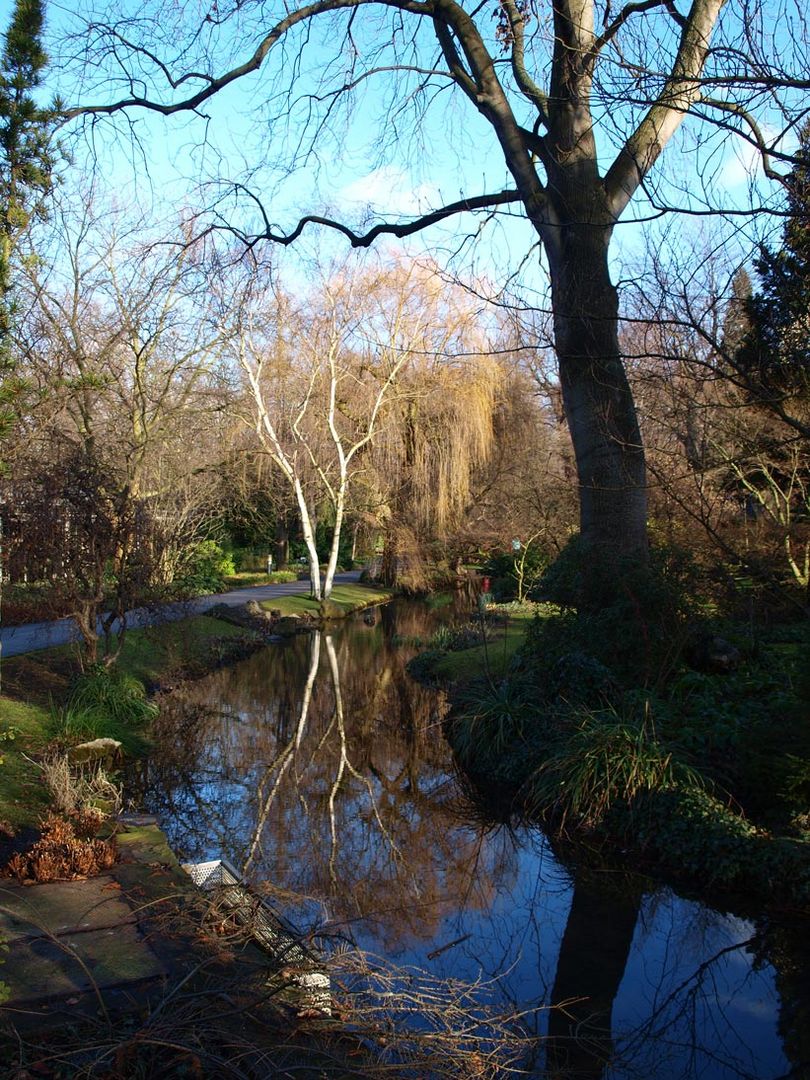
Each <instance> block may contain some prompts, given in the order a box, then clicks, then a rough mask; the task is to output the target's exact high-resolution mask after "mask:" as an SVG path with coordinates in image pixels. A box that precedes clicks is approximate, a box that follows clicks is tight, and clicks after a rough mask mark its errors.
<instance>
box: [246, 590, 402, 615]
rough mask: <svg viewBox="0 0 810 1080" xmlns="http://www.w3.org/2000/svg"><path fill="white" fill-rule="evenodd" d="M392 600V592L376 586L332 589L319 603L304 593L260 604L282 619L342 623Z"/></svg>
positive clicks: (279, 597)
mask: <svg viewBox="0 0 810 1080" xmlns="http://www.w3.org/2000/svg"><path fill="white" fill-rule="evenodd" d="M393 598H394V592H393V590H391V589H383V588H379V587H377V586H375V585H335V587H334V588H333V589H332V595H331V596H330V597H329V599H328V600H324V601H319V600H315V599H313V598H312V597H311V596H309V595H308V594H305V593H301V594H299V595H296V596H278V597H275V598H274V599H272V600H262V602H261V604H260V606H261V607H262V609H263V610H264V611H278V612H279V613H280V614H281V615H282V616H298V617H307V618H310V619H314V620H320V619H323V618H329V619H341V618H344V617H345V616H346V615H350V614H351V613H352V612H353V611H360V610H362V609H363V608H367V607H373V606H374V605H375V604H385V603H387V601H389V600H392V599H393Z"/></svg>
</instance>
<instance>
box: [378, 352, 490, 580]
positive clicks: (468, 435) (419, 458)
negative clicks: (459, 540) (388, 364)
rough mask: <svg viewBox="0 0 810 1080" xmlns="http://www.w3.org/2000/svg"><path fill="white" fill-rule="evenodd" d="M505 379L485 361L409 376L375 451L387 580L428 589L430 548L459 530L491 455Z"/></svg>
mask: <svg viewBox="0 0 810 1080" xmlns="http://www.w3.org/2000/svg"><path fill="white" fill-rule="evenodd" d="M506 379H507V376H506V373H505V371H504V369H503V368H502V366H501V365H500V364H498V363H497V362H496V361H495V360H494V359H492V358H488V357H477V358H475V359H474V360H471V361H465V362H458V361H448V360H434V361H433V362H432V363H431V364H429V365H425V366H420V367H418V368H417V367H414V368H413V369H412V370H411V371H410V373H409V381H408V386H407V387H406V388H404V391H403V393H402V394H401V395H400V397H399V399H398V402H397V415H396V417H392V422H390V423H389V424H388V426H387V432H386V438H385V440H381V443H380V445H379V447H378V476H380V478H381V480H382V482H383V485H384V489H385V493H384V495H382V497H381V502H382V504H383V513H382V515H381V517H382V519H383V524H384V528H385V557H384V567H383V573H384V576H385V577H386V579H387V580H389V581H393V580H398V581H399V582H400V583H403V581H405V582H406V583H408V584H410V585H411V586H412V587H413V588H416V589H418V588H421V587H423V585H424V584H426V581H425V580H424V576H425V574H426V567H425V559H424V553H425V549H426V546H427V545H430V544H435V543H436V542H440V543H441V542H446V541H447V540H448V538H450V537H451V536H452V535H453V533H454V532H455V531H457V530H458V528H459V527H460V524H461V522H462V521H463V519H464V517H465V515H466V514H467V513H468V511H469V509H470V505H471V502H472V501H473V498H474V495H473V484H474V478H475V476H476V473H477V472H478V471H479V470H480V469H481V468H482V467H483V466H484V465H485V464H486V462H487V460H488V458H489V456H490V454H491V452H492V449H493V444H494V441H495V434H496V432H495V421H496V417H497V413H498V408H499V404H500V402H501V399H502V396H503V393H504V387H505V384H506Z"/></svg>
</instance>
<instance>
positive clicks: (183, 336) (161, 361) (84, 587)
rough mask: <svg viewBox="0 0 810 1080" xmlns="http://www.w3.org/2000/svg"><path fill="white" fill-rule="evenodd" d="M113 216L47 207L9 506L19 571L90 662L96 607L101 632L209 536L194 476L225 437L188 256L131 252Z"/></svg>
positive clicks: (26, 339) (214, 343)
mask: <svg viewBox="0 0 810 1080" xmlns="http://www.w3.org/2000/svg"><path fill="white" fill-rule="evenodd" d="M108 223H109V215H107V222H105V226H104V227H102V225H101V224H100V221H99V216H98V215H97V214H96V212H95V211H94V210H93V209H92V206H91V203H90V201H89V200H88V203H87V205H86V207H85V209H84V210H83V211H82V212H81V213H79V214H78V215H74V214H73V213H71V212H68V211H63V212H60V213H57V214H55V215H54V229H53V234H52V235H51V237H50V239H49V250H50V251H51V253H52V254H53V255H54V267H56V268H54V267H52V268H51V269H50V270H49V269H47V268H45V267H44V264H43V263H42V262H41V261H38V260H30V261H29V262H28V263H27V271H26V278H25V280H24V288H23V289H21V295H22V296H23V297H24V298H25V300H26V307H27V312H26V316H25V319H24V320H23V321H22V325H21V331H20V338H19V341H18V348H19V351H20V357H21V358H20V364H19V370H20V372H21V374H22V375H24V376H25V380H26V386H27V390H28V394H29V402H28V408H27V410H26V415H25V416H24V417H23V418H21V422H20V424H19V425H17V428H16V429H15V433H14V443H13V445H12V446H11V450H12V453H11V455H10V463H9V473H8V476H7V478H6V481H7V493H6V497H5V499H4V501H5V508H4V509H5V513H6V515H8V516H11V517H12V518H13V519H14V521H15V522H16V524H17V525H18V526H19V527H18V528H17V529H16V531H15V532H14V534H13V536H12V537H11V538H10V539H11V541H12V551H11V555H12V556H13V560H14V562H15V564H16V566H17V572H18V573H19V572H20V571H22V572H26V571H27V572H28V573H29V575H30V573H31V572H33V573H35V574H37V573H42V574H43V575H44V576H45V577H47V578H50V580H51V582H52V585H53V591H54V593H55V595H56V596H57V598H59V600H60V607H61V608H63V609H64V606H65V604H68V605H69V608H70V613H71V614H73V615H74V616H75V617H76V619H77V620H78V622H79V625H80V629H81V633H82V636H83V639H84V641H85V643H86V649H87V655H88V656H89V657H90V658H91V659H94V658H95V652H96V648H97V636H98V635H97V623H98V619H99V617H100V616H101V614H102V612H104V611H105V608H106V610H107V614H106V615H105V616H104V619H103V630H104V633H105V635H106V636H107V637H108V639H109V638H110V633H111V629H112V627H113V626H116V627H117V628H118V629H120V630H121V632H123V630H124V629H125V621H124V615H125V612H126V610H127V608H128V607H129V606H131V605H133V604H134V603H136V602H138V601H143V599H144V598H146V597H147V596H148V595H149V593H150V592H152V593H153V592H154V590H155V589H158V588H161V587H162V586H166V585H168V584H170V583H171V582H172V579H173V578H174V576H175V575H176V574H177V572H178V569H179V567H180V565H181V563H182V558H183V552H184V551H185V550H187V549H188V546H189V544H190V542H191V541H193V540H195V539H199V538H200V537H201V535H204V530H205V527H206V525H207V523H208V522H209V521H210V518H211V502H212V499H211V493H210V490H209V489H210V487H211V485H210V484H207V483H206V481H205V472H206V470H207V469H208V468H210V466H211V465H212V464H213V463H214V461H215V460H216V456H217V454H218V453H219V449H218V447H217V445H216V437H215V436H216V435H220V436H222V435H224V434H227V428H223V423H222V421H221V419H220V418H221V417H222V415H223V401H224V400H227V396H226V397H225V398H223V392H224V390H225V389H226V387H225V386H224V384H223V377H222V373H221V372H220V370H219V366H220V353H219V344H220V341H221V333H222V332H221V330H220V329H219V328H218V327H216V326H215V325H214V324H213V322H212V320H211V319H210V312H209V311H208V310H207V308H206V303H207V297H206V293H205V291H204V289H203V284H204V279H203V276H202V275H201V273H200V269H199V267H198V266H196V265H195V257H194V251H193V250H192V249H191V248H189V247H185V248H183V249H182V250H181V253H180V255H179V256H178V254H177V252H176V251H174V250H172V249H170V248H165V247H161V248H149V247H146V246H144V245H143V244H142V243H138V244H135V242H134V240H133V237H132V234H131V233H128V232H127V231H126V229H124V228H120V227H119V228H116V227H115V226H114V227H113V228H112V229H111V230H110V229H108V228H107V225H108ZM115 225H118V226H120V225H121V222H120V221H117V222H115ZM192 448H193V449H192ZM37 522H38V523H39V524H37ZM62 613H64V611H63V610H60V614H62ZM108 645H109V641H108ZM112 658H114V656H113V652H112V651H111V650H110V648H108V649H107V659H108V660H111V659H112Z"/></svg>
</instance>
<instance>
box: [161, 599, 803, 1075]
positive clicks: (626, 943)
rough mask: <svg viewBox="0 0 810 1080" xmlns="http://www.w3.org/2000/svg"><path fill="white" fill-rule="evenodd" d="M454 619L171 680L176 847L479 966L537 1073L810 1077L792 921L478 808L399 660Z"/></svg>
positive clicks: (305, 902)
mask: <svg viewBox="0 0 810 1080" xmlns="http://www.w3.org/2000/svg"><path fill="white" fill-rule="evenodd" d="M459 602H460V603H461V604H462V605H464V604H465V602H464V601H463V600H461V601H459ZM453 618H458V613H457V612H456V611H454V610H453V607H452V605H448V606H446V607H436V606H434V607H432V608H431V607H428V606H427V605H424V604H417V603H415V602H404V601H397V602H396V603H393V604H389V605H387V606H385V607H384V608H380V609H376V610H375V611H374V612H373V613H368V612H367V613H365V614H358V615H357V616H354V617H352V618H351V619H349V620H346V621H345V623H342V624H338V625H336V627H335V628H334V629H333V630H330V631H327V632H323V633H318V634H311V635H303V636H298V637H295V638H292V639H289V640H288V641H287V642H285V643H284V644H280V645H273V646H270V647H268V648H267V649H264V650H262V651H261V652H259V653H256V654H254V655H253V656H252V657H251V658H249V659H248V660H245V661H243V662H242V663H239V664H237V665H235V666H234V667H232V668H228V669H224V670H222V671H219V672H217V673H215V674H213V675H211V676H210V677H208V678H206V679H204V680H201V681H200V682H198V683H195V684H193V686H191V687H190V688H188V689H186V690H184V691H183V693H182V695H176V696H175V698H174V699H173V700H172V702H171V703H170V704H169V705H168V706H167V707H165V708H164V710H163V715H162V719H161V723H160V732H159V736H158V737H159V748H158V750H157V752H156V753H155V754H154V755H153V757H152V759H151V761H150V762H149V763H148V765H147V767H146V770H145V774H144V775H143V776H142V777H141V778H140V787H141V792H142V796H141V797H142V798H143V800H144V801H145V802H146V803H147V805H148V806H149V808H150V809H151V810H153V811H154V812H156V813H158V814H159V816H160V820H161V824H162V825H163V826H164V828H165V829H166V831H167V833H168V835H169V838H170V841H171V843H172V844H173V846H174V848H175V850H176V851H177V852H178V854H179V855H180V857H181V858H182V859H184V860H191V861H200V860H205V859H212V858H218V857H222V856H224V857H226V858H227V859H228V860H229V861H231V862H232V863H234V865H236V866H237V867H238V868H239V869H240V870H242V871H243V872H244V873H245V875H246V876H247V877H248V878H249V879H250V880H251V881H253V882H254V883H257V884H259V885H262V884H266V883H271V884H272V886H273V889H274V891H276V894H277V896H278V897H280V899H281V901H282V902H284V901H285V900H286V903H287V906H288V909H289V910H290V911H291V912H292V913H293V914H294V916H295V917H296V918H297V919H298V921H299V922H302V923H310V924H318V925H320V926H323V925H324V924H326V925H327V927H328V930H329V933H330V934H331V935H332V936H333V937H334V938H337V939H342V938H345V939H348V940H350V941H353V942H356V943H357V944H358V945H360V946H362V947H363V948H364V949H367V950H369V951H371V952H373V953H375V954H382V955H384V956H385V957H387V958H388V959H389V960H393V961H396V962H398V963H402V964H407V965H417V966H419V967H420V968H425V969H427V970H429V971H431V972H432V973H434V974H435V975H437V976H445V977H450V978H455V979H465V980H469V981H470V982H476V981H477V982H478V983H480V987H481V989H480V993H481V994H482V996H485V997H487V998H488V999H489V1000H490V1001H493V1000H494V1001H497V1002H498V1003H500V1004H501V1005H503V1007H504V1008H507V1007H509V1006H513V1007H514V1009H515V1010H516V1011H518V1012H520V1013H521V1014H522V1016H523V1020H522V1021H521V1023H522V1026H523V1028H524V1029H525V1030H527V1031H530V1032H535V1033H537V1034H539V1035H544V1036H548V1035H550V1036H552V1039H551V1043H550V1044H549V1042H548V1041H547V1040H543V1041H542V1043H541V1044H539V1046H538V1048H537V1050H536V1052H535V1053H534V1054H533V1056H532V1057H531V1059H530V1060H527V1062H526V1067H527V1069H528V1070H530V1071H533V1072H534V1073H536V1074H537V1075H548V1076H552V1075H554V1076H556V1075H561V1074H562V1072H563V1071H565V1070H567V1071H568V1072H567V1074H568V1075H576V1076H582V1077H594V1078H596V1077H600V1078H604V1080H630V1078H635V1077H651V1078H655V1080H658V1078H661V1080H668V1078H673V1080H677V1078H681V1077H683V1078H700V1080H740V1078H746V1080H776V1078H778V1077H787V1076H794V1077H802V1076H807V1075H810V1067H809V1066H807V1062H808V1061H810V1051H808V1041H810V1031H808V1028H809V1027H810V1013H809V1012H808V1008H807V1002H808V998H809V997H810V995H808V990H807V985H806V969H805V968H804V966H803V961H802V953H803V949H802V948H801V945H800V941H799V936H798V935H797V933H796V932H795V931H792V930H791V929H789V928H787V927H784V926H773V925H766V924H765V922H764V921H763V920H752V919H751V918H741V917H739V916H738V915H734V914H730V913H723V912H721V911H717V910H715V909H713V908H712V907H710V906H709V905H707V904H705V903H700V902H698V901H695V900H689V899H685V898H683V897H680V896H678V895H676V894H675V893H674V892H672V891H671V890H670V889H668V888H665V887H655V886H654V885H653V884H652V883H651V882H649V881H646V880H644V879H640V878H638V877H635V876H628V875H627V874H626V873H624V872H622V871H621V870H619V869H616V870H615V871H611V870H601V871H599V872H593V871H589V870H588V869H587V868H585V867H576V866H570V865H569V866H564V865H563V864H562V863H561V862H560V861H559V859H558V858H557V857H556V856H555V853H554V851H553V850H552V846H551V845H550V843H549V841H548V840H547V839H546V838H545V837H544V835H543V834H542V833H541V832H540V831H537V830H527V829H524V830H520V831H517V832H515V831H507V830H506V829H504V828H497V827H494V826H489V825H488V823H487V822H481V821H480V820H477V819H476V814H474V813H473V811H472V810H471V807H470V805H469V802H468V801H467V800H466V799H465V796H464V794H463V792H462V791H461V790H460V787H459V785H458V783H457V782H456V779H455V776H454V770H453V766H452V760H451V755H450V751H449V748H448V746H447V744H446V742H445V740H444V737H443V734H442V718H443V716H444V712H445V708H446V706H445V702H444V700H443V698H442V695H441V694H439V693H437V692H434V691H432V690H429V689H427V688H425V687H422V686H419V685H418V684H416V683H414V682H413V680H411V679H410V678H409V677H408V675H407V673H406V672H405V662H406V661H407V659H408V658H409V657H410V656H411V655H413V652H414V651H415V646H414V643H413V642H414V639H416V638H417V637H418V638H422V639H425V638H427V637H429V635H430V633H431V632H432V630H434V629H435V628H436V627H437V626H438V625H439V624H440V623H441V622H442V621H446V620H449V619H453ZM302 898H306V899H302ZM562 1002H569V1004H568V1006H567V1007H566V1008H565V1010H549V1009H548V1008H547V1006H549V1005H551V1004H559V1003H562ZM574 1035H576V1037H574ZM549 1045H551V1046H552V1047H553V1049H552V1050H551V1051H550V1052H549V1053H548V1055H547V1052H546V1051H547V1047H548V1046H549ZM802 1062H804V1066H803V1065H802ZM805 1070H807V1071H805Z"/></svg>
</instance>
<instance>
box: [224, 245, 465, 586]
mask: <svg viewBox="0 0 810 1080" xmlns="http://www.w3.org/2000/svg"><path fill="white" fill-rule="evenodd" d="M425 296H426V282H425V279H424V276H423V274H422V273H421V272H420V271H419V270H418V268H417V267H412V268H411V269H410V270H403V269H402V268H400V267H398V266H396V265H395V266H393V267H387V268H383V269H382V270H381V271H379V272H377V271H372V272H365V273H356V272H351V271H349V270H343V271H342V272H340V273H338V274H333V275H330V276H329V277H324V278H323V279H322V281H321V283H320V284H319V285H318V287H317V288H316V289H314V290H313V292H312V293H311V294H310V295H309V296H307V297H306V298H305V301H304V304H302V305H293V304H291V302H290V299H289V297H287V296H284V295H283V294H282V293H281V291H280V290H279V289H275V290H274V291H273V292H272V293H268V294H262V295H259V296H258V297H257V298H256V299H255V300H254V302H253V307H252V309H247V308H246V309H244V310H243V311H242V312H240V313H239V314H238V316H237V321H238V324H239V325H238V336H237V341H238V351H239V362H240V364H241V367H242V370H243V371H244V373H245V377H246V380H247V384H248V388H249V392H250V396H251V398H252V401H253V405H254V414H253V427H254V429H255V432H256V436H257V438H258V441H259V443H260V445H261V446H262V448H263V449H264V451H265V452H266V453H267V454H268V455H269V457H270V458H271V459H272V461H273V462H274V463H275V465H276V466H277V467H278V468H279V469H280V471H281V473H282V474H283V475H284V477H285V478H286V480H287V481H288V483H289V485H290V488H291V489H292V491H293V492H294V494H295V499H296V504H297V507H298V513H299V516H300V520H301V527H302V532H303V537H304V542H305V544H306V548H307V554H308V560H309V568H310V581H311V588H312V594H313V596H315V597H316V598H317V599H318V600H320V599H328V598H329V595H330V593H331V591H332V584H333V581H334V575H335V570H336V568H337V561H338V552H339V547H340V540H341V532H342V528H343V522H344V518H345V516H346V513H347V509H348V507H349V497H350V488H351V486H352V483H353V481H354V480H355V479H356V477H357V474H358V473H359V472H361V471H364V470H365V469H366V457H367V452H368V451H369V450H370V448H371V445H372V443H373V442H374V440H375V439H376V437H377V435H378V431H379V429H380V428H381V427H382V426H383V425H384V423H385V422H386V418H387V416H388V414H389V412H390V410H391V406H392V399H393V398H394V397H396V396H397V395H398V394H399V383H400V379H401V377H402V375H403V373H404V371H405V369H406V368H407V366H408V364H409V362H410V361H411V359H412V358H413V356H414V355H420V354H421V353H423V352H424V349H425V343H426V342H427V340H428V337H429V322H428V311H429V308H428V306H427V305H426V304H425V302H424V301H425ZM439 332H444V331H443V330H440V331H439ZM323 501H326V502H327V503H328V505H329V507H330V510H331V540H330V545H329V555H328V560H327V565H326V570H325V573H324V578H323V583H321V575H320V568H319V560H318V551H317V547H316V543H315V519H316V511H317V508H318V506H319V505H320V504H321V503H322V502H323Z"/></svg>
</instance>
